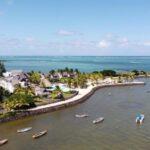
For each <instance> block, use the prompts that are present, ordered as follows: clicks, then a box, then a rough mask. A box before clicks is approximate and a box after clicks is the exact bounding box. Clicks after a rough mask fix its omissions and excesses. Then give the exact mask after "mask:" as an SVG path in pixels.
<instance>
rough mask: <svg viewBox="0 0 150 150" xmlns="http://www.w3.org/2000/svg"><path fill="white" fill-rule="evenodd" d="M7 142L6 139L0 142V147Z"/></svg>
mask: <svg viewBox="0 0 150 150" xmlns="http://www.w3.org/2000/svg"><path fill="white" fill-rule="evenodd" d="M7 142H8V139H3V140H0V146H2V145H4V144H6V143H7Z"/></svg>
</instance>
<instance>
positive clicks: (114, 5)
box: [0, 0, 150, 56]
mask: <svg viewBox="0 0 150 150" xmlns="http://www.w3.org/2000/svg"><path fill="white" fill-rule="evenodd" d="M149 8H150V0H0V55H44V56H45V55H46V56H48V55H55V56H56V55H63V56H64V55H72V56H73V55H77V56H78V55H82V56H83V55H85V56H87V55H94V56H128V55H131V56H133V55H135V56H148V55H150V9H149Z"/></svg>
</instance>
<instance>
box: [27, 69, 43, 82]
mask: <svg viewBox="0 0 150 150" xmlns="http://www.w3.org/2000/svg"><path fill="white" fill-rule="evenodd" d="M29 80H30V82H32V83H35V84H40V81H41V75H40V73H39V72H31V73H30V77H29Z"/></svg>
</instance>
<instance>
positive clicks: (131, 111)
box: [0, 79, 150, 150]
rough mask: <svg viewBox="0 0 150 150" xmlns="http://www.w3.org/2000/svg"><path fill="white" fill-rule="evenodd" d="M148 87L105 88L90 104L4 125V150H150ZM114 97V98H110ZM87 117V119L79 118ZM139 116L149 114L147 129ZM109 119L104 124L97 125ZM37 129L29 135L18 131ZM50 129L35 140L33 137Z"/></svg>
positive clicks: (0, 135)
mask: <svg viewBox="0 0 150 150" xmlns="http://www.w3.org/2000/svg"><path fill="white" fill-rule="evenodd" d="M143 80H144V81H145V82H146V83H147V84H146V85H145V86H143V85H142V86H125V87H111V88H103V89H100V90H98V91H96V92H95V94H94V95H93V96H91V97H90V98H89V99H88V100H87V101H85V102H84V103H81V104H79V105H76V106H74V107H70V108H67V109H63V110H59V111H55V112H52V113H47V114H42V115H38V116H34V117H29V118H25V119H22V120H18V121H14V122H8V123H4V124H0V138H8V139H9V142H8V144H6V145H4V146H2V147H0V149H1V150H149V149H150V148H149V147H150V93H147V91H148V90H150V79H143ZM109 93H111V96H109ZM79 113H87V114H88V115H89V117H87V118H75V114H79ZM137 113H144V114H145V121H144V123H143V125H141V126H138V125H136V123H135V118H136V115H137ZM97 117H105V120H104V122H103V123H101V124H97V125H95V124H93V123H92V121H93V120H94V119H96V118H97ZM30 126H31V127H33V129H32V130H31V131H29V132H27V133H23V134H17V133H16V131H17V129H20V128H24V127H30ZM44 129H47V130H48V134H47V135H45V136H43V137H41V138H39V139H37V140H34V139H32V135H33V134H34V133H37V132H39V131H41V130H44Z"/></svg>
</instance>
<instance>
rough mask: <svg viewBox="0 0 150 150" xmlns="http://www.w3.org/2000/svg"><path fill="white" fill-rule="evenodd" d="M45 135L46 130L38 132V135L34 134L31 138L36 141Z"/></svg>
mask: <svg viewBox="0 0 150 150" xmlns="http://www.w3.org/2000/svg"><path fill="white" fill-rule="evenodd" d="M45 134H47V130H44V131H41V132H39V133H37V134H34V135H33V136H32V137H33V138H34V139H37V138H39V137H41V136H43V135H45Z"/></svg>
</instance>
